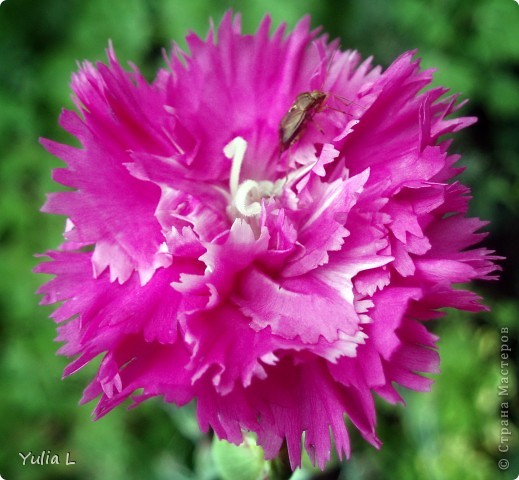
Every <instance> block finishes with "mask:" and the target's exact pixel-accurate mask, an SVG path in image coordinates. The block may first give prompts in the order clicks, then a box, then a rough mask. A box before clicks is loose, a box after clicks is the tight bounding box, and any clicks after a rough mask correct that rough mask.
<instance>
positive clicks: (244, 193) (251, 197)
mask: <svg viewBox="0 0 519 480" xmlns="http://www.w3.org/2000/svg"><path fill="white" fill-rule="evenodd" d="M246 151H247V142H246V141H245V140H244V139H243V138H242V137H236V138H234V139H233V140H231V141H230V142H229V143H228V144H227V145H226V146H225V147H224V149H223V153H224V154H225V156H226V157H227V158H228V159H230V160H232V165H231V174H230V176H229V191H230V194H231V205H230V208H229V210H228V211H229V215H230V216H231V217H233V218H234V217H236V216H240V217H245V218H247V217H257V216H259V215H260V214H261V203H260V202H261V199H262V198H264V197H271V196H274V195H279V194H280V193H281V192H282V191H283V183H284V182H283V181H281V180H278V181H276V182H275V183H272V182H270V181H268V180H263V181H261V182H257V181H256V180H251V179H247V180H244V181H243V182H242V183H240V172H241V166H242V164H243V158H244V157H245V152H246Z"/></svg>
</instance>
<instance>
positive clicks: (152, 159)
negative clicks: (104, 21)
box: [37, 13, 499, 469]
mask: <svg viewBox="0 0 519 480" xmlns="http://www.w3.org/2000/svg"><path fill="white" fill-rule="evenodd" d="M309 25H310V19H309V18H307V17H306V18H304V19H303V20H301V21H300V22H299V23H298V24H297V25H296V27H295V28H294V30H293V31H292V32H287V31H286V27H285V26H284V25H282V26H281V27H280V28H278V29H277V30H275V31H273V32H272V33H271V22H270V19H269V18H268V17H267V18H265V19H264V20H263V21H262V23H261V25H260V27H259V29H258V30H257V32H256V33H255V34H252V35H245V34H242V33H241V27H240V18H239V16H237V15H236V16H233V15H232V14H231V13H228V14H226V15H225V17H224V18H223V20H222V22H221V24H220V26H219V27H218V28H216V29H215V28H211V29H210V32H209V34H208V36H207V38H205V39H201V38H199V37H197V36H196V35H194V34H190V35H189V36H188V37H187V45H188V50H189V52H187V53H186V52H182V51H181V50H180V49H179V48H178V47H177V46H174V47H173V52H172V54H171V56H170V57H168V59H167V61H166V63H167V65H166V68H163V69H161V70H159V72H158V73H157V76H156V78H155V79H154V80H153V81H152V82H148V81H147V80H146V79H145V78H143V76H142V75H141V74H140V73H139V72H138V70H137V69H136V68H135V67H132V69H131V71H127V70H126V69H124V68H123V67H122V66H121V65H120V64H119V62H118V61H117V58H116V56H115V53H114V49H113V48H112V46H110V47H109V49H108V63H107V64H106V65H105V64H103V63H97V64H96V65H93V64H90V63H88V62H85V63H83V64H82V65H81V66H80V68H79V71H78V73H76V74H75V75H74V76H73V80H72V90H73V93H74V99H75V103H76V107H77V112H71V111H64V112H63V113H62V116H61V118H60V123H61V125H62V127H63V128H64V129H65V130H67V131H68V132H69V133H71V134H72V135H73V136H75V137H76V138H77V139H78V140H79V143H80V147H79V148H76V147H70V146H67V145H62V144H59V143H56V142H54V141H51V140H47V139H44V140H42V143H43V144H44V146H45V147H46V148H47V150H48V151H49V152H51V153H52V154H53V155H56V156H57V157H59V158H61V159H62V160H63V161H64V162H65V163H66V166H65V167H64V168H60V169H57V170H55V172H54V174H53V176H54V179H55V180H56V182H58V183H60V184H62V185H65V186H67V187H69V190H68V191H65V192H59V193H51V194H50V195H49V198H48V201H47V203H46V204H45V206H44V208H43V209H44V211H46V212H49V213H55V214H61V215H64V216H65V217H66V219H67V222H66V225H67V226H66V229H65V232H64V236H65V241H64V243H63V244H62V245H61V246H60V247H58V249H56V250H55V251H49V252H47V253H46V254H45V255H44V256H46V257H47V260H46V261H42V263H40V265H39V266H38V267H37V271H38V272H41V273H45V274H51V275H54V278H53V279H52V280H50V281H48V282H47V283H46V284H45V285H43V286H42V287H41V288H40V290H39V293H41V294H43V299H42V303H43V304H51V303H58V302H59V303H60V305H59V306H58V307H57V308H56V310H55V312H54V313H53V315H52V316H53V317H54V319H55V320H56V322H57V323H58V324H59V325H58V327H57V328H58V338H57V339H58V340H59V341H60V342H63V346H62V347H61V349H60V351H59V353H61V354H63V355H66V356H68V357H74V359H73V360H72V362H71V363H70V365H69V366H68V367H66V369H65V375H70V374H72V373H74V372H76V371H77V370H79V369H81V368H82V367H83V366H85V365H86V364H87V363H89V362H90V361H92V360H93V359H94V358H96V357H98V356H101V357H102V360H101V362H100V366H99V369H98V372H97V374H96V375H95V377H94V378H93V379H92V382H91V383H90V385H89V386H88V387H87V388H86V390H85V392H84V396H83V399H82V401H83V402H88V401H92V400H94V399H95V398H99V400H98V405H97V407H96V409H95V416H96V418H97V417H100V416H102V415H104V414H106V413H108V412H109V411H110V410H112V409H113V408H115V407H116V406H117V405H119V404H120V403H121V402H123V401H124V400H126V399H127V398H129V397H131V396H132V395H134V394H135V393H136V392H139V394H138V395H137V396H134V397H133V400H134V405H136V404H138V403H140V402H142V401H144V400H146V399H147V398H149V397H152V396H162V397H163V398H164V399H165V401H167V402H173V403H176V404H177V405H184V404H185V403H187V402H190V401H195V402H196V404H197V418H198V421H199V424H200V427H201V429H202V430H204V431H207V430H208V429H210V428H211V429H213V430H214V431H215V433H216V434H217V435H218V436H219V437H220V438H225V439H227V440H229V441H231V442H234V443H240V442H241V441H242V440H243V432H244V431H245V430H249V431H252V432H255V434H256V435H257V438H258V443H259V444H261V445H262V446H263V448H264V450H265V454H266V458H268V459H271V458H274V457H275V456H276V455H277V454H278V452H279V450H280V448H281V447H282V445H283V444H286V446H287V449H288V454H289V457H290V463H291V466H292V468H296V467H297V466H299V465H301V454H302V448H304V449H305V450H306V451H307V452H308V454H309V456H310V459H311V461H312V462H313V463H314V464H316V465H318V466H319V467H320V468H322V469H323V468H325V465H326V462H327V461H328V460H329V459H330V458H331V455H332V450H333V449H335V450H336V451H337V453H338V455H339V457H340V458H343V457H349V455H350V441H349V436H348V432H347V430H346V423H345V417H347V418H349V419H350V421H351V423H352V424H353V426H354V427H355V428H357V429H358V430H359V431H360V433H361V435H362V436H363V437H364V438H365V439H366V440H367V441H368V442H370V443H371V444H372V445H373V446H375V447H376V448H379V447H380V445H381V441H380V440H379V438H378V437H377V433H376V411H375V405H374V400H373V394H374V393H377V394H378V395H380V396H381V397H382V398H384V399H385V400H387V401H388V402H390V403H395V402H401V401H402V398H401V396H400V394H399V393H398V391H397V389H396V388H395V385H397V384H398V385H400V386H403V387H406V388H410V389H413V390H417V391H426V390H428V389H430V386H431V383H432V380H431V379H430V378H426V377H425V376H423V375H422V374H423V373H437V372H438V365H439V356H438V353H437V351H436V341H437V337H436V336H435V335H434V334H432V333H431V332H430V331H429V328H430V326H429V323H428V320H431V319H438V318H441V317H442V316H443V315H445V312H444V307H451V308H458V309H464V310H468V311H479V310H484V309H485V308H486V307H484V306H483V305H482V304H481V299H480V298H479V297H478V296H477V295H475V294H474V293H472V292H470V291H469V290H461V289H458V288H456V284H457V283H460V282H463V283H465V282H468V281H471V280H473V279H494V278H496V276H495V271H496V270H499V268H498V267H496V265H495V261H496V260H498V259H499V257H497V256H495V255H494V254H493V252H491V251H489V250H487V249H485V248H484V247H475V245H476V244H478V243H479V242H480V241H481V240H482V239H483V238H484V233H479V231H480V230H481V228H483V227H484V225H485V223H484V222H482V221H480V220H479V219H476V218H470V217H468V216H467V211H468V201H469V194H470V191H469V189H468V188H467V187H465V186H463V185H461V184H460V183H459V182H458V181H456V180H454V177H455V176H456V175H457V174H458V173H459V172H460V169H459V168H458V167H456V166H455V163H456V161H457V160H458V159H459V156H458V155H455V154H452V153H449V149H450V148H451V140H445V138H444V135H445V134H448V133H453V132H456V131H458V130H460V129H462V128H465V127H467V126H469V125H470V124H471V123H473V122H474V121H475V119H473V118H470V117H459V116H458V117H455V116H454V117H453V116H452V115H453V114H454V113H456V111H457V110H458V108H459V106H460V104H458V103H457V101H456V97H455V96H451V97H445V93H446V92H447V89H445V88H428V87H429V85H430V83H431V80H432V73H431V71H423V70H421V69H420V65H419V61H418V60H417V59H415V58H414V55H415V53H416V52H406V53H404V54H402V55H401V56H400V57H399V58H397V59H396V60H395V61H394V62H393V63H392V64H391V65H390V66H389V67H388V68H387V69H385V70H383V69H382V68H381V67H379V66H374V65H373V61H372V59H367V60H362V59H361V57H360V55H359V54H358V53H357V52H355V51H352V50H346V51H341V50H340V49H339V48H338V42H336V41H335V42H328V39H327V37H326V36H325V35H322V36H320V35H319V33H318V31H317V30H314V31H312V30H310V26H309ZM316 91H317V92H321V93H322V95H321V94H319V95H317V96H316V97H315V98H319V99H320V100H319V102H321V103H314V104H312V103H311V102H310V104H308V105H307V106H306V107H304V108H302V107H301V105H300V104H297V101H296V99H297V98H298V95H300V94H302V93H305V92H306V93H307V94H308V93H310V92H316ZM299 98H306V99H308V98H311V96H310V97H309V96H308V95H305V96H303V97H299ZM289 109H292V110H291V112H292V115H296V117H295V118H299V120H300V123H298V124H291V125H290V128H293V129H294V131H293V132H291V133H293V135H292V136H291V141H290V142H288V143H287V142H285V144H283V141H282V139H283V133H284V132H283V129H284V128H288V127H287V125H286V120H285V121H284V120H283V119H284V118H285V116H286V114H287V112H288V111H289ZM298 109H299V110H298ZM294 112H295V114H294ZM297 116H299V117H297ZM291 118H292V120H293V118H294V117H293V116H292V117H291ZM280 138H281V140H280ZM285 138H286V137H285ZM303 436H304V441H302V439H303Z"/></svg>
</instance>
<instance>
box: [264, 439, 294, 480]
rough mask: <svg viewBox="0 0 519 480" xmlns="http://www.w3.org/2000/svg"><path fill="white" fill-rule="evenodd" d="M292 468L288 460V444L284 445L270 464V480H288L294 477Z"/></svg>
mask: <svg viewBox="0 0 519 480" xmlns="http://www.w3.org/2000/svg"><path fill="white" fill-rule="evenodd" d="M292 473H293V472H292V467H291V466H290V460H289V458H288V449H287V445H286V442H285V443H283V446H282V447H281V450H280V451H279V454H278V456H277V457H276V458H274V460H272V462H271V463H270V477H269V479H270V480H288V479H289V478H290V477H291V476H292Z"/></svg>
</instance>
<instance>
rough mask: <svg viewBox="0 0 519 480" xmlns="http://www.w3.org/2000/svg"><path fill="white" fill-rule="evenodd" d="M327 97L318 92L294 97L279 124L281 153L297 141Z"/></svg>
mask: <svg viewBox="0 0 519 480" xmlns="http://www.w3.org/2000/svg"><path fill="white" fill-rule="evenodd" d="M327 97H328V94H327V93H324V92H321V91H320V90H312V91H311V92H303V93H300V94H299V95H298V96H297V97H296V101H295V102H294V103H293V105H292V106H291V107H290V109H289V110H288V112H287V113H286V114H285V116H284V117H283V118H282V119H281V122H280V123H279V148H280V150H281V151H282V152H283V151H284V150H286V149H287V148H288V147H290V145H292V144H293V143H294V142H296V141H297V139H298V138H299V136H300V135H301V133H303V131H304V128H305V126H306V124H307V122H308V121H309V120H310V119H311V118H312V116H313V115H314V114H315V113H316V112H318V111H319V110H320V109H321V107H322V105H323V103H324V102H325V100H326V98H327Z"/></svg>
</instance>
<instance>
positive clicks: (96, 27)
mask: <svg viewBox="0 0 519 480" xmlns="http://www.w3.org/2000/svg"><path fill="white" fill-rule="evenodd" d="M230 7H231V8H233V9H234V10H236V11H241V12H242V14H243V25H244V30H245V31H246V32H253V31H254V30H255V28H256V27H257V25H258V23H259V21H260V19H261V18H262V17H263V15H264V14H265V13H266V12H270V13H271V15H272V17H273V19H274V24H275V25H277V24H279V23H280V22H282V21H285V22H287V23H288V24H289V26H293V25H294V24H295V23H296V21H297V20H298V19H299V18H300V17H301V16H302V15H304V14H306V13H310V14H311V15H312V22H313V25H314V26H318V25H322V26H323V27H324V30H325V31H327V32H329V33H330V35H331V36H332V37H336V36H337V37H340V38H341V44H342V46H343V48H356V49H358V50H359V51H360V52H361V54H362V55H363V56H369V55H374V57H375V62H376V63H378V64H381V65H383V66H384V67H386V66H387V65H389V64H390V63H391V61H392V60H393V59H394V58H395V57H396V56H398V55H399V54H400V53H401V52H402V51H404V50H408V49H412V48H418V49H419V54H420V56H421V57H422V58H423V66H424V67H436V68H437V69H438V72H437V75H436V77H435V78H436V82H435V83H436V84H442V85H445V86H448V87H450V88H451V89H452V90H453V91H455V92H461V94H462V98H470V103H469V104H468V105H467V106H465V107H464V108H463V114H466V115H476V116H478V117H479V122H478V123H477V124H476V125H475V126H473V127H471V128H470V129H468V130H467V131H464V132H462V133H461V134H459V135H457V136H456V140H455V144H454V150H455V151H458V152H461V153H463V159H462V161H461V163H462V164H463V165H466V166H467V167H468V169H467V171H466V172H465V173H464V174H463V175H462V179H463V181H464V182H465V183H466V184H468V185H470V186H471V188H472V191H473V196H474V199H473V201H472V211H471V213H472V214H473V215H476V216H479V217H481V218H484V219H486V220H490V222H491V224H490V225H489V227H488V230H489V232H490V235H489V237H488V239H487V241H486V244H487V245H488V246H490V247H491V248H493V249H495V250H497V251H498V253H499V254H501V255H504V256H506V257H507V260H506V261H504V262H503V267H504V271H503V274H502V280H501V281H499V282H492V283H478V284H476V285H475V288H476V289H477V290H478V291H479V292H480V293H481V294H482V295H483V296H484V297H485V298H486V299H487V303H488V305H490V306H491V308H492V312H491V313H484V314H479V315H464V314H459V313H456V312H449V314H448V316H447V317H446V319H444V320H442V321H440V322H438V323H437V324H434V325H431V328H432V329H434V331H435V332H437V333H438V334H439V335H440V337H441V340H440V342H439V347H440V353H441V357H442V374H441V375H438V376H436V383H435V385H434V387H433V392H432V393H430V394H420V393H414V392H405V393H404V395H405V397H406V400H407V402H408V405H407V408H403V407H400V406H399V407H392V406H386V405H384V404H383V403H382V402H378V410H379V412H380V415H379V433H380V437H381V439H382V440H383V442H384V445H383V448H382V450H381V451H379V452H377V451H376V450H374V449H373V448H372V447H370V446H369V445H367V444H366V443H365V442H364V441H362V440H361V439H360V438H359V435H357V433H356V432H354V431H353V429H350V430H351V432H352V438H353V450H354V451H353V456H352V459H351V460H350V461H349V462H346V463H344V464H342V465H341V464H339V463H338V462H335V463H332V464H331V465H330V468H329V470H328V471H327V472H325V474H322V475H321V476H318V474H317V472H310V471H309V470H304V471H303V472H301V473H300V474H299V478H310V477H311V476H312V475H313V478H322V479H324V478H329V479H336V478H341V479H348V480H385V479H402V480H407V479H419V480H460V479H466V478H467V479H476V480H492V479H500V478H503V479H510V480H511V479H515V478H516V476H517V475H519V455H518V451H519V430H518V429H517V417H518V414H519V403H518V402H517V398H518V396H517V382H516V373H515V372H516V370H514V369H511V370H510V372H509V379H510V391H509V392H510V393H509V397H508V398H506V400H508V401H509V402H510V408H509V412H510V419H511V421H512V423H513V424H514V425H515V426H513V425H511V426H509V429H510V430H511V431H512V435H511V436H510V440H509V442H510V451H509V452H508V453H504V454H500V453H499V452H498V446H499V442H500V440H499V437H500V429H501V425H500V418H499V416H500V402H501V401H503V399H504V397H500V396H499V395H498V388H497V387H498V384H499V381H500V358H499V348H500V342H501V340H500V329H501V328H502V327H507V328H508V329H509V332H510V333H509V341H508V344H509V345H510V347H511V348H512V349H513V351H514V352H515V353H514V357H515V359H517V352H518V351H519V344H518V342H517V337H518V335H517V334H518V326H519V300H518V298H517V293H518V292H519V275H518V271H519V268H518V267H519V265H518V264H519V254H518V251H519V250H518V248H517V246H518V243H519V214H518V213H519V81H518V76H519V5H518V4H517V3H516V2H515V1H514V0H458V1H455V0H429V1H425V0H414V1H413V0H395V1H392V2H389V1H384V0H373V1H362V0H351V1H340V2H339V1H322V0H299V1H295V0H294V1H284V2H281V1H280V0H265V1H252V0H250V1H234V2H233V1H230V0H227V1H224V0H212V1H209V0H206V1H200V0H190V1H175V0H109V1H108V0H87V1H85V0H47V1H40V0H33V1H30V0H6V1H5V2H4V3H3V4H2V5H0V476H3V478H5V479H6V480H26V479H27V480H29V479H30V480H33V479H37V480H39V479H62V480H64V479H112V480H119V479H128V480H131V479H143V478H145V479H157V480H158V479H175V480H176V479H181V480H182V479H207V480H209V479H217V478H218V474H217V473H216V470H215V465H214V461H213V459H212V456H211V453H210V441H209V440H208V439H207V438H205V437H203V436H201V435H200V433H199V432H198V429H197V426H196V423H195V420H194V417H193V412H192V408H187V409H183V410H178V409H176V408H174V407H171V406H167V405H164V404H163V402H162V401H161V400H159V399H156V400H151V401H147V402H145V404H143V405H142V406H141V407H139V408H138V409H136V410H132V411H131V412H127V411H125V409H123V408H119V409H117V410H115V411H114V412H112V413H111V414H109V415H108V416H107V417H105V418H103V419H102V420H100V421H98V422H95V423H94V422H92V420H91V418H90V412H91V410H92V408H93V406H92V405H87V406H83V407H78V406H77V402H78V400H79V398H80V396H81V392H82V389H83V388H84V387H85V386H86V383H87V381H88V379H89V378H90V377H91V375H92V374H93V372H94V371H95V366H90V367H88V368H86V369H85V371H82V372H80V373H79V374H77V375H76V376H74V377H73V378H69V379H67V380H65V381H62V380H61V379H60V377H61V371H62V370H63V368H64V366H65V365H66V363H67V361H66V359H65V358H63V357H57V356H56V355H55V351H56V349H57V347H58V345H57V344H56V343H54V342H53V339H54V336H55V327H54V325H53V322H52V321H51V320H48V319H47V316H48V314H49V313H50V312H51V309H50V308H42V307H38V306H37V302H38V298H37V297H36V296H35V295H34V291H35V290H36V288H37V286H38V284H40V283H41V282H42V281H43V280H44V279H43V278H41V277H37V276H36V275H34V274H32V273H31V270H32V268H33V267H34V266H35V264H36V262H37V260H36V259H35V258H34V257H33V254H34V253H35V252H43V251H45V250H46V249H49V248H54V247H55V246H57V245H58V243H59V242H60V239H61V231H62V228H63V218H59V217H56V216H49V215H43V214H40V213H39V212H38V209H39V207H40V206H41V204H42V203H43V201H44V193H45V192H48V191H53V190H55V189H56V186H55V185H53V184H52V182H51V180H50V171H51V168H53V167H57V166H59V164H60V163H59V161H58V160H56V159H54V158H52V157H51V156H50V155H49V154H47V153H46V152H45V151H44V150H43V149H42V148H41V147H40V146H39V144H38V137H40V136H45V137H50V138H53V139H55V140H61V141H64V142H70V141H71V140H70V138H68V137H67V136H66V135H65V134H64V133H63V132H62V131H60V129H59V128H58V126H57V118H58V115H59V112H60V109H61V108H62V107H67V108H71V107H72V102H71V100H70V91H69V87H68V84H69V80H70V74H71V72H72V71H74V70H75V69H76V62H77V61H80V60H83V59H89V60H92V61H96V60H102V61H104V60H105V54H104V50H105V48H106V46H107V42H108V39H110V38H111V39H112V40H113V42H114V45H115V49H116V51H117V54H118V56H119V59H120V60H121V61H122V62H123V63H124V64H126V61H128V60H131V61H133V62H135V63H136V64H137V65H138V66H139V67H140V68H141V69H142V71H143V72H144V73H145V74H146V75H147V76H148V78H149V79H150V80H151V79H152V78H153V72H154V71H155V70H156V68H157V66H159V65H162V58H161V48H162V47H166V48H169V46H170V42H171V40H172V39H174V40H176V41H178V42H179V43H180V44H181V45H184V42H183V38H184V36H185V35H186V33H187V31H188V30H194V31H195V32H197V33H199V34H200V35H202V36H203V35H205V33H206V31H207V28H208V19H209V17H212V18H213V19H214V20H215V22H219V21H220V19H221V17H222V15H223V13H224V12H225V10H227V9H228V8H230ZM29 451H31V452H33V453H34V454H35V455H39V454H41V453H42V452H45V453H47V452H49V451H50V455H53V454H58V455H59V456H60V460H61V464H60V465H46V466H39V465H32V466H31V465H29V466H22V459H21V457H20V456H19V452H23V453H24V454H26V453H28V452H29ZM67 452H70V459H71V460H74V461H76V464H75V465H69V466H66V465H64V462H65V456H66V453H67ZM501 458H505V459H507V460H508V461H509V462H510V468H509V470H507V471H506V472H504V473H501V472H500V470H499V468H498V466H497V462H498V461H499V459H501Z"/></svg>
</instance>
